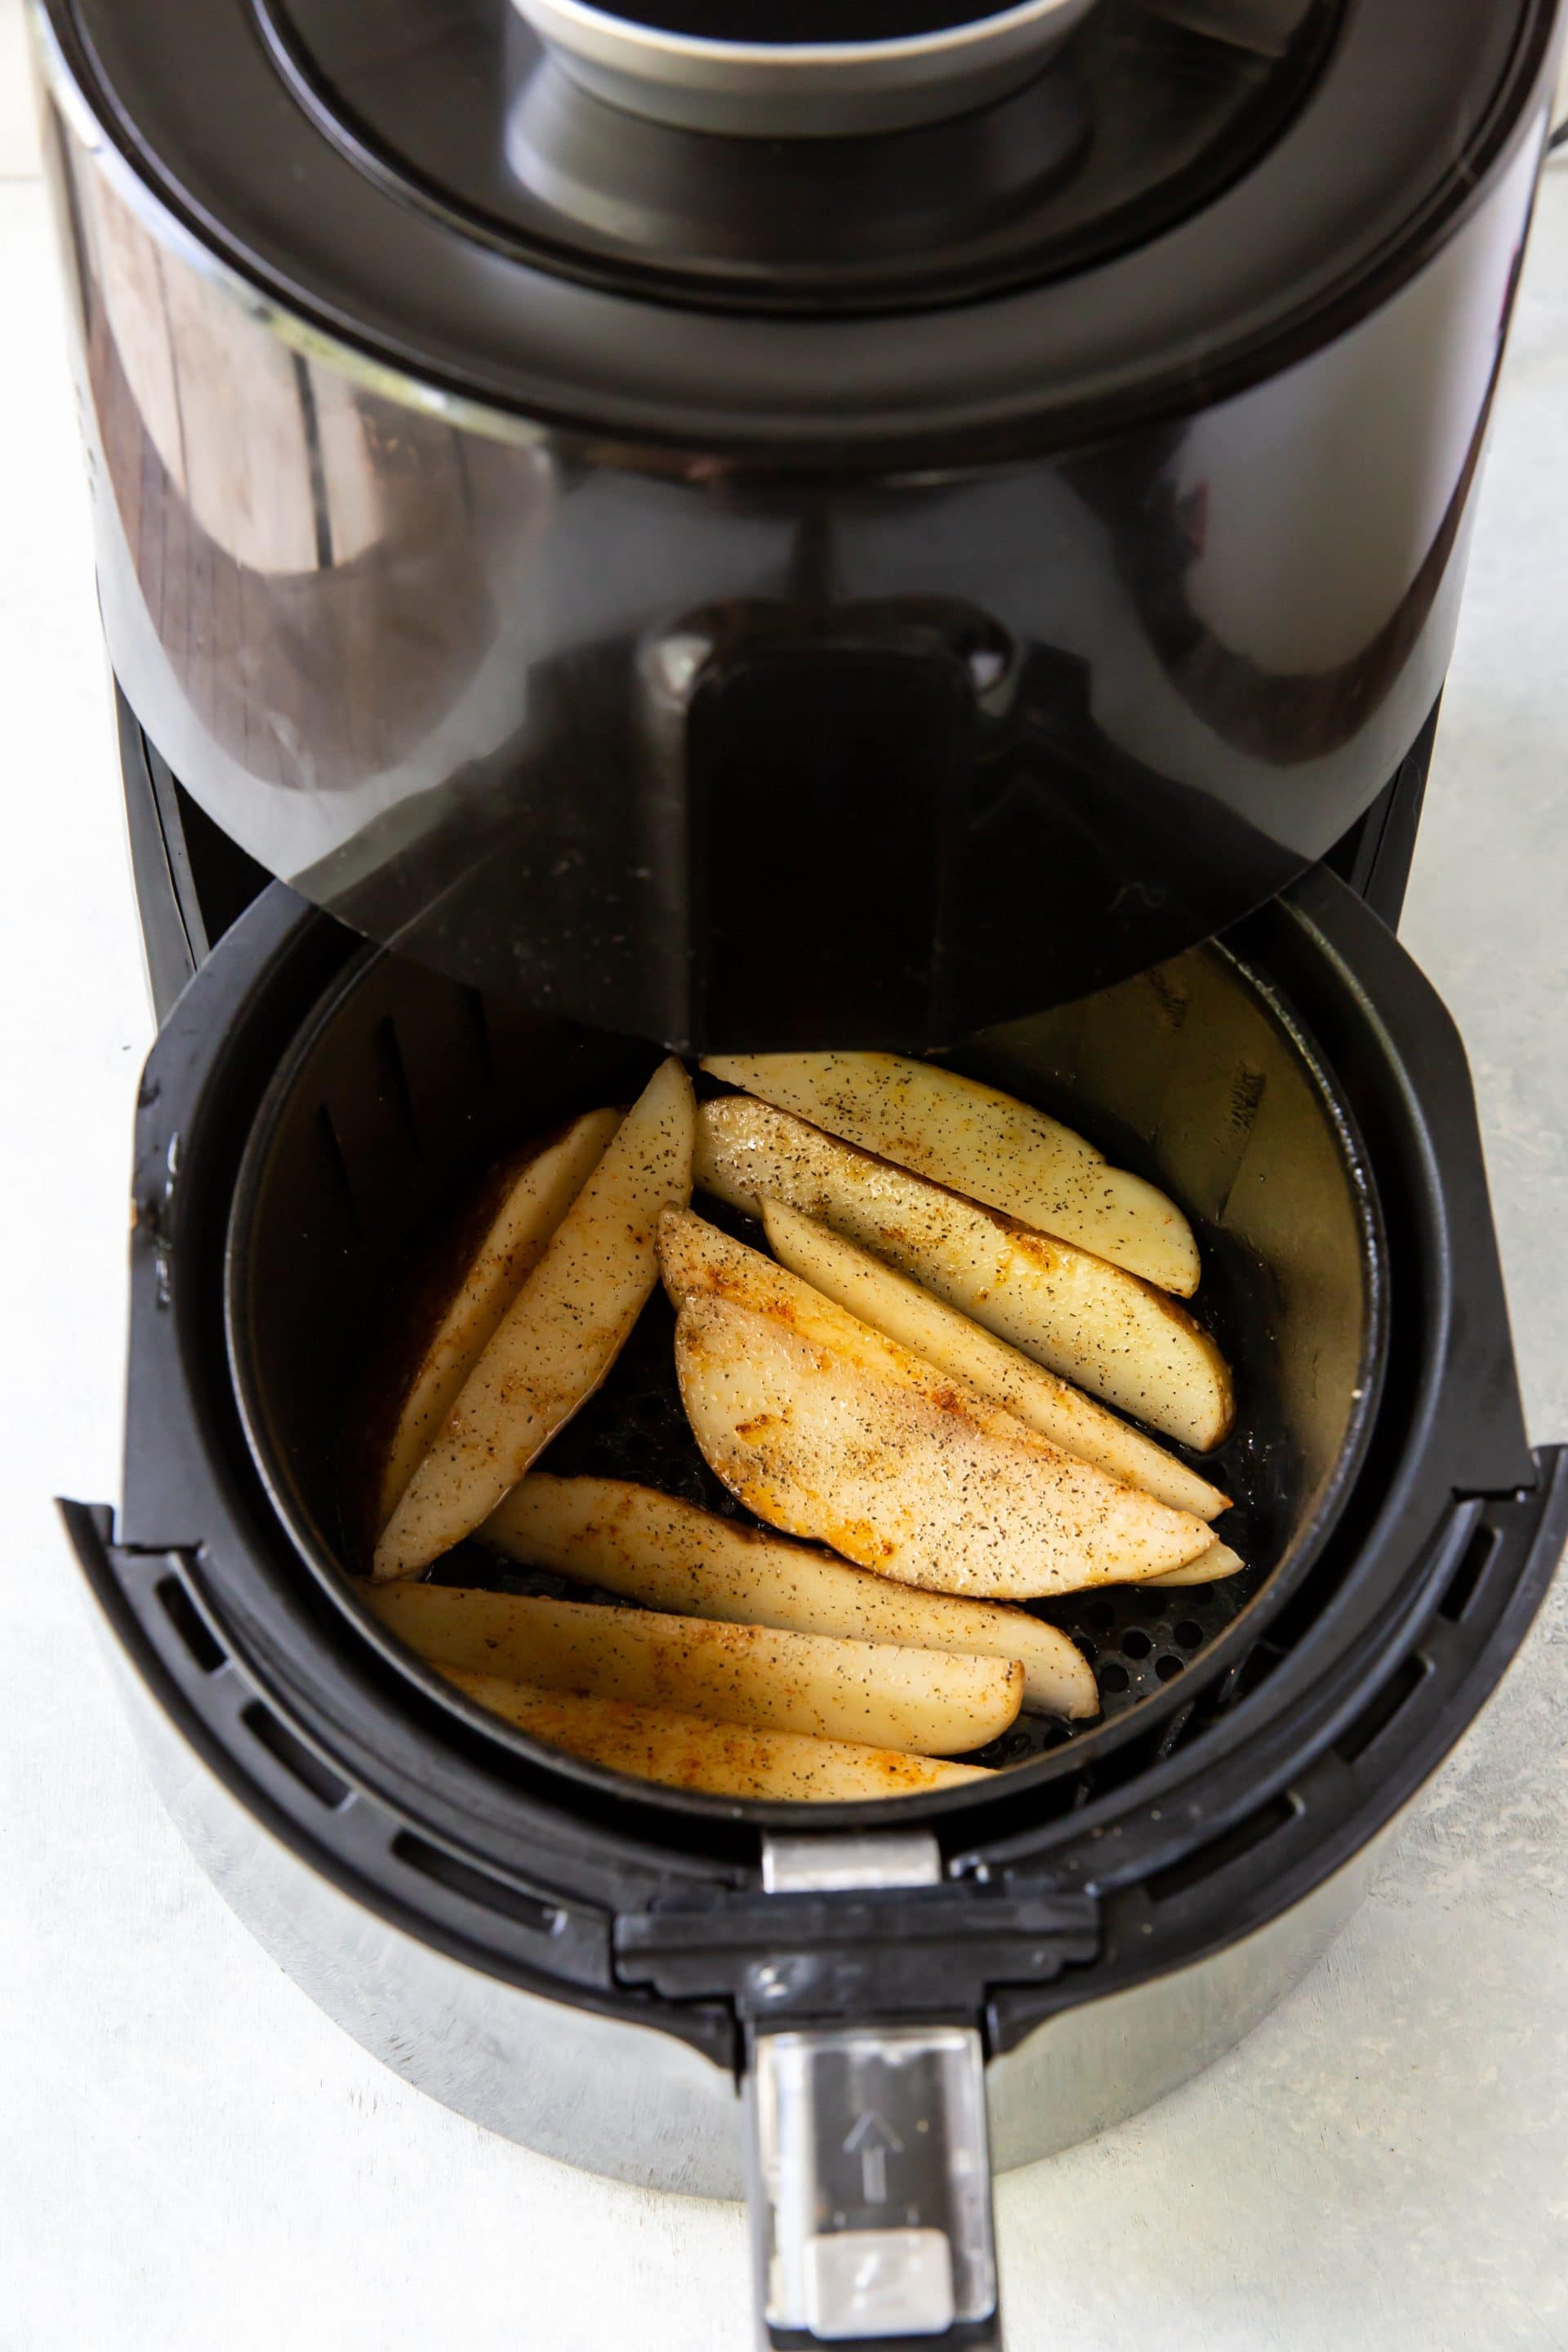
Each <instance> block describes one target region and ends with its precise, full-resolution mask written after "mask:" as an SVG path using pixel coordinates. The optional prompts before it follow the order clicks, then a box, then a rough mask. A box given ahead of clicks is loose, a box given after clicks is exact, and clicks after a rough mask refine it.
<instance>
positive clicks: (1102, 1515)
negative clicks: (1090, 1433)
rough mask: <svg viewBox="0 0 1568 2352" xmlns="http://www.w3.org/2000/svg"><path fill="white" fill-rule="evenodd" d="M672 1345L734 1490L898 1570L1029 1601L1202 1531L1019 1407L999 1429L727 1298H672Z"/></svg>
mask: <svg viewBox="0 0 1568 2352" xmlns="http://www.w3.org/2000/svg"><path fill="white" fill-rule="evenodd" d="M675 1361H676V1376H677V1378H678V1380H679V1383H680V1394H681V1402H683V1404H684V1405H685V1407H686V1413H687V1418H688V1419H689V1422H690V1423H691V1427H692V1431H693V1433H694V1435H695V1436H696V1439H697V1443H698V1444H699V1445H700V1448H701V1450H702V1454H703V1456H704V1458H705V1459H706V1460H707V1462H708V1463H709V1464H710V1466H711V1468H712V1469H713V1471H714V1473H715V1475H717V1476H718V1477H720V1478H721V1479H722V1481H723V1483H724V1485H725V1486H728V1487H729V1489H730V1491H731V1494H733V1495H735V1496H737V1497H738V1498H739V1499H740V1501H742V1503H744V1504H745V1505H746V1507H747V1508H748V1509H750V1510H752V1511H754V1512H755V1514H756V1516H757V1517H758V1518H760V1519H765V1520H766V1521H767V1522H768V1524H769V1525H770V1526H771V1527H775V1528H783V1529H784V1531H785V1532H786V1533H787V1534H790V1535H797V1536H807V1537H813V1538H816V1539H817V1540H818V1541H819V1542H823V1543H826V1544H829V1545H831V1546H832V1548H833V1549H834V1550H835V1551H837V1552H841V1553H842V1554H843V1555H844V1557H845V1558H846V1559H851V1560H853V1561H855V1562H856V1564H857V1565H858V1567H861V1568H871V1569H876V1570H879V1571H880V1572H881V1573H882V1574H883V1575H886V1576H893V1577H897V1578H898V1579H899V1580H900V1582H902V1583H905V1584H918V1585H922V1586H924V1587H926V1588H927V1589H928V1590H930V1591H937V1592H953V1593H959V1594H962V1595H963V1596H965V1597H968V1598H973V1599H978V1600H986V1601H996V1600H1005V1601H1025V1600H1032V1599H1034V1598H1036V1597H1037V1595H1041V1594H1045V1593H1052V1592H1068V1591H1076V1590H1078V1589H1079V1588H1080V1587H1082V1586H1085V1585H1093V1584H1108V1583H1112V1582H1115V1583H1125V1582H1127V1581H1129V1580H1137V1579H1140V1578H1142V1577H1144V1576H1152V1575H1157V1574H1158V1573H1159V1572H1160V1571H1161V1570H1163V1569H1165V1568H1173V1567H1174V1568H1179V1567H1183V1566H1184V1565H1185V1563H1186V1560H1187V1559H1194V1558H1195V1557H1196V1555H1197V1553H1198V1551H1200V1550H1202V1549H1205V1546H1206V1544H1207V1543H1208V1542H1209V1541H1210V1540H1212V1538H1210V1537H1209V1534H1208V1530H1207V1528H1205V1526H1204V1524H1203V1522H1202V1521H1201V1520H1198V1519H1187V1518H1184V1517H1182V1516H1181V1515H1180V1514H1179V1513H1176V1512H1167V1511H1166V1510H1165V1508H1164V1507H1163V1504H1159V1503H1155V1502H1153V1501H1152V1500H1151V1498H1150V1497H1149V1496H1146V1495H1135V1494H1133V1493H1132V1491H1131V1488H1128V1487H1119V1486H1115V1485H1114V1484H1113V1482H1112V1481H1111V1480H1110V1479H1108V1478H1107V1477H1106V1476H1105V1475H1104V1474H1103V1472H1101V1471H1098V1470H1094V1469H1091V1468H1090V1467H1089V1465H1088V1464H1087V1463H1083V1462H1075V1461H1073V1460H1071V1459H1070V1457H1069V1456H1068V1455H1066V1454H1058V1453H1057V1452H1056V1451H1055V1449H1054V1448H1053V1447H1050V1446H1047V1444H1046V1442H1045V1440H1044V1439H1043V1438H1039V1437H1037V1436H1036V1435H1035V1434H1034V1432H1033V1431H1032V1430H1026V1429H1025V1428H1024V1427H1023V1426H1022V1424H1021V1423H1018V1424H1015V1427H1016V1436H1009V1435H1006V1434H1004V1433H1002V1432H1001V1431H1000V1430H998V1429H997V1428H995V1427H994V1426H988V1425H987V1423H986V1421H985V1420H984V1419H982V1420H979V1421H977V1420H976V1419H975V1418H974V1417H973V1416H972V1415H971V1413H970V1412H968V1411H967V1410H966V1408H965V1406H964V1405H963V1402H960V1401H958V1400H957V1399H956V1398H955V1399H954V1400H953V1401H952V1402H951V1403H946V1402H940V1401H938V1400H936V1399H934V1398H932V1397H931V1396H929V1395H926V1394H923V1393H922V1392H921V1390H920V1388H919V1387H918V1386H917V1385H915V1384H914V1383H912V1382H906V1381H900V1380H898V1379H896V1378H892V1377H890V1376H889V1375H888V1374H887V1373H885V1372H880V1371H876V1370H868V1367H867V1366H866V1364H864V1363H863V1362H858V1361H857V1360H856V1359H855V1358H854V1357H853V1356H851V1355H849V1354H848V1353H847V1352H844V1351H841V1350H839V1349H832V1348H825V1347H822V1346H821V1345H820V1344H818V1343H817V1342H816V1341H814V1340H811V1339H805V1337H803V1335H802V1334H801V1333H800V1332H798V1331H796V1330H793V1329H792V1328H790V1327H789V1325H788V1324H787V1323H782V1322H779V1321H777V1320H775V1319H774V1318H772V1317H769V1316H766V1315H758V1314H756V1313H754V1312H753V1311H752V1309H751V1308H749V1307H737V1306H735V1305H733V1304H732V1303H731V1301H730V1300H728V1299H725V1298H719V1297H693V1298H691V1299H689V1301H688V1302H687V1304H686V1305H685V1306H684V1307H682V1308H681V1311H680V1315H679V1320H678V1322H677V1325H676V1335H675ZM1170 1522H1174V1523H1175V1529H1176V1532H1175V1534H1174V1535H1173V1534H1172V1532H1171V1529H1170V1525H1169V1523H1170ZM1189 1529H1190V1530H1192V1531H1193V1532H1192V1533H1188V1532H1187V1530H1189ZM1173 1552H1174V1554H1175V1555H1176V1556H1175V1557H1174V1558H1173V1557H1172V1555H1173Z"/></svg>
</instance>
